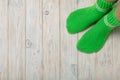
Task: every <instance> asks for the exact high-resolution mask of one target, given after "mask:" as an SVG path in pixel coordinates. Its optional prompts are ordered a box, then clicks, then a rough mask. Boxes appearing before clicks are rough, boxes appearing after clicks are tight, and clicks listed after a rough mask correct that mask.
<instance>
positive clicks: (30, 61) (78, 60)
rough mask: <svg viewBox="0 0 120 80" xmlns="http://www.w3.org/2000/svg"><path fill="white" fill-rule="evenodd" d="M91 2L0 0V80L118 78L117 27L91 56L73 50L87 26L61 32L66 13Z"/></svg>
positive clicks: (118, 39)
mask: <svg viewBox="0 0 120 80" xmlns="http://www.w3.org/2000/svg"><path fill="white" fill-rule="evenodd" d="M94 3H95V0H71V1H68V0H0V80H120V75H119V73H120V58H119V57H120V54H119V53H120V50H119V48H120V44H119V43H120V36H119V35H120V28H116V29H115V30H114V31H113V32H112V33H111V34H110V36H109V38H108V40H107V42H106V43H105V45H104V47H103V48H102V49H101V50H100V51H99V52H98V53H95V54H91V55H87V54H84V53H81V52H78V51H77V49H76V43H77V41H78V39H80V37H81V36H82V35H83V34H84V33H85V32H86V31H87V30H86V31H83V32H80V33H79V34H75V35H70V34H68V32H67V30H66V18H67V16H68V15H69V13H70V12H71V11H73V10H76V9H79V8H83V7H87V6H90V5H92V4H94ZM91 27H92V26H91Z"/></svg>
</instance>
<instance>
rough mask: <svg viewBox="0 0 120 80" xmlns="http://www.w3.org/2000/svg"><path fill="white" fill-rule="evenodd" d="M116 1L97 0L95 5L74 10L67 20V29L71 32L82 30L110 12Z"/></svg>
mask: <svg viewBox="0 0 120 80" xmlns="http://www.w3.org/2000/svg"><path fill="white" fill-rule="evenodd" d="M114 3H115V2H106V1H105V0H97V1H96V3H95V4H94V5H93V6H90V7H87V8H82V9H78V10H76V11H74V12H72V13H71V14H70V15H69V16H68V18H67V22H66V27H67V31H68V32H69V33H71V34H74V33H77V32H80V31H82V30H84V29H86V28H87V27H88V26H90V25H91V24H93V23H94V22H95V21H97V20H99V19H100V18H101V17H103V15H104V14H105V13H106V12H108V11H109V10H110V9H111V7H112V5H113V4H114Z"/></svg>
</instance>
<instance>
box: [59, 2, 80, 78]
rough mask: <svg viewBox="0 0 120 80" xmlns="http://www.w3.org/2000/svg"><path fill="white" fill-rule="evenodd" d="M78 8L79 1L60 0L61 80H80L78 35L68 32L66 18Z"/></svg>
mask: <svg viewBox="0 0 120 80" xmlns="http://www.w3.org/2000/svg"><path fill="white" fill-rule="evenodd" d="M76 7H77V0H71V1H67V0H60V33H61V34H60V35H61V36H60V39H61V42H60V43H61V46H60V48H61V50H60V52H61V64H60V68H61V69H60V79H61V80H78V76H77V75H78V74H77V69H78V67H77V66H78V64H77V50H76V42H77V35H70V34H68V32H67V30H66V23H65V22H66V18H67V17H68V15H69V14H70V12H71V11H73V10H74V9H75V8H76Z"/></svg>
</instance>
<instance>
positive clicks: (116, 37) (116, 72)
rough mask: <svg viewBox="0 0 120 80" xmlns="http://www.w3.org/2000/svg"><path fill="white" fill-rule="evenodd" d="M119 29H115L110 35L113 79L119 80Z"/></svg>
mask: <svg viewBox="0 0 120 80" xmlns="http://www.w3.org/2000/svg"><path fill="white" fill-rule="evenodd" d="M119 34H120V27H119V28H116V29H115V30H114V31H113V33H111V35H113V46H112V48H113V52H112V53H113V79H114V80H119V79H120V74H119V73H120V44H119V43H120V35H119Z"/></svg>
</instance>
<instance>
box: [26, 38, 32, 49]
mask: <svg viewBox="0 0 120 80" xmlns="http://www.w3.org/2000/svg"><path fill="white" fill-rule="evenodd" d="M31 46H32V42H31V41H30V40H29V39H27V40H26V48H30V47H31Z"/></svg>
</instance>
